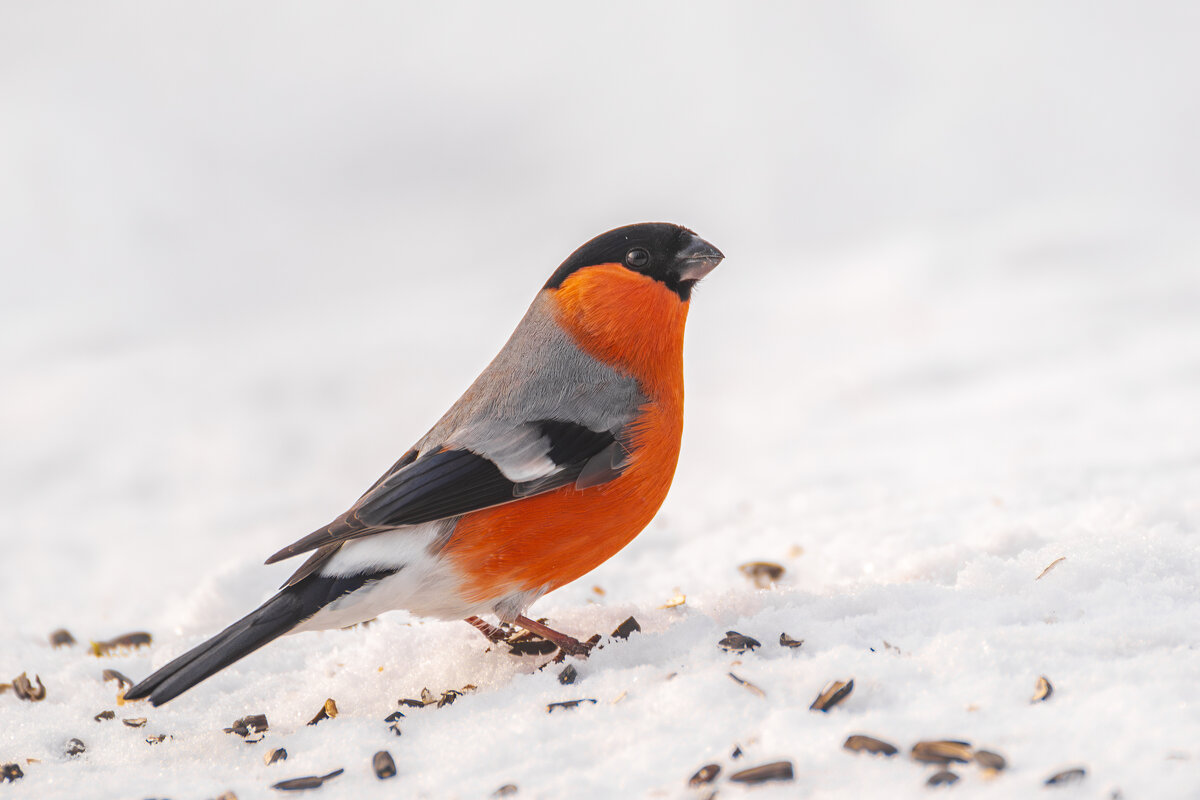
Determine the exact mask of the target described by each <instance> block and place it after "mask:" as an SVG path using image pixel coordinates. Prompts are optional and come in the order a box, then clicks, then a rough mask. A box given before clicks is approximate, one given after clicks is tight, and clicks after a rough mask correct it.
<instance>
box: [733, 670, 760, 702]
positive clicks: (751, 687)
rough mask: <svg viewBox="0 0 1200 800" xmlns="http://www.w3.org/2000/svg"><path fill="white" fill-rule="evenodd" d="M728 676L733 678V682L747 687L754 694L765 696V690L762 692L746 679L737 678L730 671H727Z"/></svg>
mask: <svg viewBox="0 0 1200 800" xmlns="http://www.w3.org/2000/svg"><path fill="white" fill-rule="evenodd" d="M729 677H730V678H733V682H734V683H736V684H737V685H739V686H744V687H746V689H748V690H749V691H750V692H751V693H753V694H756V695H758V696H759V697H766V696H767V693H766V692H764V691H763V690H762V689H760V688H758V687H757V686H755V685H754V684H753V683H751V682H750V681H748V680H746V679H745V678H739V677H738V676H737V675H734V674H733V673H732V672H731V673H729Z"/></svg>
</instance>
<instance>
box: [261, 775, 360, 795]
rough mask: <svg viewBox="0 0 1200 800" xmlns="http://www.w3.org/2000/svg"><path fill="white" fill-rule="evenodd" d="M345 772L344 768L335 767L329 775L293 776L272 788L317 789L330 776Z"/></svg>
mask: <svg viewBox="0 0 1200 800" xmlns="http://www.w3.org/2000/svg"><path fill="white" fill-rule="evenodd" d="M343 772H345V770H344V769H335V770H334V771H333V772H330V773H329V774H328V775H305V776H304V777H303V778H291V779H290V780H286V781H280V782H279V783H275V784H272V785H271V788H272V789H278V790H279V791H281V792H294V791H297V790H299V789H316V788H317V787H318V786H320V785H321V784H323V783H324V782H325V781H327V780H329V779H330V778H336V777H337V776H338V775H341V774H342V773H343Z"/></svg>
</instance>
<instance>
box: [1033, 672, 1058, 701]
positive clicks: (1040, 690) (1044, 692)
mask: <svg viewBox="0 0 1200 800" xmlns="http://www.w3.org/2000/svg"><path fill="white" fill-rule="evenodd" d="M1052 694H1054V684H1052V683H1050V681H1048V680H1046V676H1045V675H1039V676H1038V679H1037V687H1036V688H1035V689H1034V690H1033V698H1032V699H1031V700H1030V701H1029V702H1031V703H1042V702H1045V701H1046V700H1049V699H1050V695H1052Z"/></svg>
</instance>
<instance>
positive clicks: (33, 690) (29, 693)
mask: <svg viewBox="0 0 1200 800" xmlns="http://www.w3.org/2000/svg"><path fill="white" fill-rule="evenodd" d="M33 680H34V681H37V686H36V687H35V686H34V685H33V682H32V681H30V680H29V676H28V675H26V674H25V673H24V672H22V673H21V674H20V675H18V676H17V677H15V678H13V682H12V685H13V692H14V693H15V694H16V695H17V697H19V698H21V699H22V700H28V701H29V702H31V703H36V702H38V701H40V700H45V699H46V687H45V686H44V685H43V684H42V676H41V675H34V676H33Z"/></svg>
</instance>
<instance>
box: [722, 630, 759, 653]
mask: <svg viewBox="0 0 1200 800" xmlns="http://www.w3.org/2000/svg"><path fill="white" fill-rule="evenodd" d="M717 647H719V648H721V649H722V650H724V651H725V652H726V653H745V652H747V651H753V650H756V649H757V648H759V647H762V642H760V641H759V640H758V639H754V638H751V637H749V636H746V635H745V634H742V633H738V632H737V631H725V638H724V639H722V640H721V641H719V642H717Z"/></svg>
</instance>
